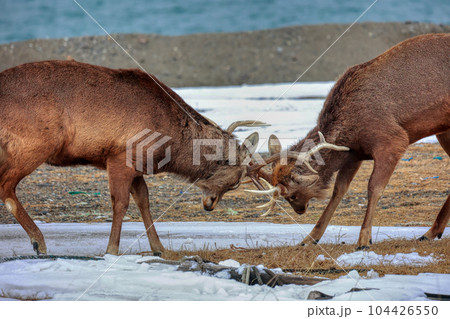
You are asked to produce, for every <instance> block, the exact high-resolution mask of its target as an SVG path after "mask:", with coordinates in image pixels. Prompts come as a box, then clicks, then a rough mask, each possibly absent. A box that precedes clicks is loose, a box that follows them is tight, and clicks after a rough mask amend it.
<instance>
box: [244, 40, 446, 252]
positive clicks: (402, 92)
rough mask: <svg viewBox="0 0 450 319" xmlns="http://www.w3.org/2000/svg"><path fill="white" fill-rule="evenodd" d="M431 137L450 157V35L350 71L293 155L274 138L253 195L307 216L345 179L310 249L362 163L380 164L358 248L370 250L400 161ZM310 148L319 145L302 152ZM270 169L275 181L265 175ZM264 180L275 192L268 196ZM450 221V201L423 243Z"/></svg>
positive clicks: (409, 43)
mask: <svg viewBox="0 0 450 319" xmlns="http://www.w3.org/2000/svg"><path fill="white" fill-rule="evenodd" d="M430 135H436V137H437V139H438V141H439V143H440V144H441V146H442V148H443V149H444V150H445V152H446V153H447V154H449V155H450V34H430V35H422V36H418V37H414V38H411V39H408V40H406V41H403V42H401V43H400V44H398V45H396V46H394V47H393V48H391V49H390V50H388V51H386V52H385V53H383V54H381V55H380V56H378V57H376V58H374V59H373V60H371V61H368V62H366V63H363V64H360V65H356V66H354V67H351V68H350V69H348V70H347V71H346V72H345V73H344V74H343V75H342V76H341V77H340V78H339V79H338V81H337V82H336V84H335V85H334V87H333V88H332V89H331V91H330V93H329V94H328V97H327V98H326V100H325V103H324V106H323V109H322V111H321V113H320V115H319V118H318V121H317V126H316V127H315V128H313V129H312V130H311V131H310V132H309V133H308V134H307V136H306V137H305V138H304V139H302V140H301V141H300V142H298V144H297V145H294V146H292V147H291V148H290V149H289V151H288V152H282V151H281V146H280V142H279V141H278V139H277V138H276V137H275V136H271V137H270V139H269V151H270V154H271V156H270V157H269V159H268V160H266V161H265V164H255V165H253V166H252V167H250V168H249V172H248V174H249V175H250V177H251V178H252V180H253V182H254V183H255V185H256V186H257V187H258V188H259V189H261V191H253V192H256V193H263V194H272V199H271V201H270V202H269V203H268V204H266V205H265V206H268V207H269V210H268V212H267V213H269V212H270V211H271V210H272V209H273V208H274V207H275V205H276V203H277V202H276V200H277V198H278V197H279V196H280V195H281V196H283V197H284V198H285V199H286V200H287V201H288V202H289V203H290V205H291V206H292V208H293V209H294V210H295V212H297V213H298V214H303V213H305V211H306V209H307V207H308V202H309V200H310V199H311V198H320V197H323V196H324V195H325V191H326V190H327V189H328V188H329V184H330V183H331V180H332V177H333V175H334V174H335V173H336V172H337V176H336V180H335V184H334V190H333V194H332V197H331V199H330V202H329V203H328V205H327V207H326V209H325V211H324V212H323V214H322V216H321V217H320V219H319V221H318V222H317V224H316V225H315V227H314V228H313V230H312V231H311V233H310V234H309V236H307V237H306V238H305V239H304V240H303V242H302V244H310V243H317V242H318V241H319V240H320V238H321V237H322V235H323V233H324V232H325V229H326V227H327V225H328V223H329V222H330V219H331V217H332V215H333V213H334V211H335V210H336V208H337V206H338V204H339V202H340V201H341V199H342V198H343V196H344V195H345V193H346V192H347V189H348V187H349V185H350V182H351V181H352V179H353V177H354V176H355V174H356V172H357V171H358V169H359V167H360V165H361V162H362V161H364V160H373V161H374V167H373V171H372V174H371V177H370V180H369V184H368V205H367V210H366V215H365V218H364V222H363V224H362V227H361V232H360V236H359V240H358V248H359V249H366V248H368V247H369V244H370V243H371V240H372V236H371V233H372V221H373V218H374V214H375V207H376V204H377V202H378V200H379V198H380V196H381V194H382V191H383V190H384V188H385V186H386V185H387V183H388V181H389V179H390V176H391V174H392V173H393V171H394V169H395V166H396V164H397V162H398V161H399V160H400V158H401V157H402V155H403V154H404V152H405V151H406V149H407V148H408V145H410V144H412V143H414V142H416V141H418V140H420V139H422V138H424V137H427V136H430ZM324 136H325V137H326V140H328V142H331V143H328V142H326V141H325V137H324ZM308 141H314V144H316V146H315V147H312V148H311V149H310V150H309V151H308V152H306V153H305V152H300V151H301V150H302V149H304V147H305V146H307V145H306V143H307V142H308ZM338 145H339V146H338ZM314 154H316V155H317V154H319V155H320V158H321V159H323V161H324V163H325V164H324V165H319V164H320V163H318V161H311V162H309V161H310V160H311V159H312V156H313V155H314ZM280 159H284V161H285V162H284V163H283V162H282V160H280ZM269 163H272V173H271V174H269V173H266V172H264V171H263V170H262V168H263V167H264V166H265V165H267V164H269ZM296 164H297V165H296ZM259 178H262V179H263V180H264V181H265V183H266V185H268V186H269V189H268V190H263V189H264V187H263V185H262V184H261V183H260V181H259ZM449 217H450V195H449V196H448V198H447V200H446V201H445V203H444V206H443V207H442V209H441V210H440V212H439V214H438V216H437V218H436V220H435V222H434V224H433V225H432V227H431V228H430V230H429V231H428V232H427V233H426V234H424V235H423V236H422V237H421V238H420V239H421V240H424V239H433V238H435V237H438V238H440V237H441V236H442V233H443V232H444V229H445V227H446V225H447V223H448V220H449Z"/></svg>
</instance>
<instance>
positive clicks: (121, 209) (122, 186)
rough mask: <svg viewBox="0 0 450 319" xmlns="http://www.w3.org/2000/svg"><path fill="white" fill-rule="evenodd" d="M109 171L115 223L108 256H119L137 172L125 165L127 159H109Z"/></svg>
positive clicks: (110, 236)
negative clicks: (122, 232) (121, 236)
mask: <svg viewBox="0 0 450 319" xmlns="http://www.w3.org/2000/svg"><path fill="white" fill-rule="evenodd" d="M107 171H108V177H109V190H110V193H111V201H112V207H113V221H112V226H111V234H110V235H109V242H108V248H107V249H106V253H107V254H111V255H118V254H119V243H120V233H121V231H122V222H123V218H124V217H125V213H126V212H127V210H128V204H129V202H130V192H131V184H132V182H133V179H134V177H135V176H136V173H135V170H134V169H132V168H129V167H127V166H126V165H125V159H124V158H123V159H122V158H120V159H117V158H116V159H108V160H107Z"/></svg>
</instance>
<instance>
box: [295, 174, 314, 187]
mask: <svg viewBox="0 0 450 319" xmlns="http://www.w3.org/2000/svg"><path fill="white" fill-rule="evenodd" d="M292 179H293V180H294V182H296V183H297V184H299V185H301V186H303V187H311V186H313V185H314V184H315V183H316V182H317V181H318V180H319V175H300V174H297V173H293V174H292Z"/></svg>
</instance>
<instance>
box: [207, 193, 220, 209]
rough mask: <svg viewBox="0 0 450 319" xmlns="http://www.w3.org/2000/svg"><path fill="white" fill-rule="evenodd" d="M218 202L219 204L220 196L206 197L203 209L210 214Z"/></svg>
mask: <svg viewBox="0 0 450 319" xmlns="http://www.w3.org/2000/svg"><path fill="white" fill-rule="evenodd" d="M218 202H219V197H218V196H204V197H203V208H204V209H205V210H206V211H208V212H210V211H212V210H213V209H214V208H215V207H216V205H217V203H218Z"/></svg>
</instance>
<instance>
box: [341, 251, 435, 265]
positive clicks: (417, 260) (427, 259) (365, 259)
mask: <svg viewBox="0 0 450 319" xmlns="http://www.w3.org/2000/svg"><path fill="white" fill-rule="evenodd" d="M336 261H337V263H338V265H340V266H342V267H353V266H358V265H362V266H372V265H392V266H404V265H414V266H424V265H426V264H431V263H435V262H438V261H439V258H435V257H434V256H433V254H431V255H429V256H420V255H419V254H418V253H416V252H413V253H409V254H403V253H398V254H395V255H378V254H376V253H374V252H373V251H356V252H353V253H350V254H343V255H341V256H339V257H338V258H337V259H336Z"/></svg>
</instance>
